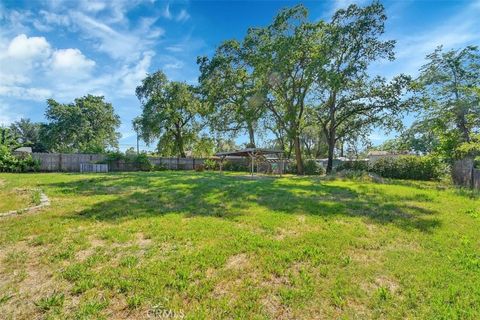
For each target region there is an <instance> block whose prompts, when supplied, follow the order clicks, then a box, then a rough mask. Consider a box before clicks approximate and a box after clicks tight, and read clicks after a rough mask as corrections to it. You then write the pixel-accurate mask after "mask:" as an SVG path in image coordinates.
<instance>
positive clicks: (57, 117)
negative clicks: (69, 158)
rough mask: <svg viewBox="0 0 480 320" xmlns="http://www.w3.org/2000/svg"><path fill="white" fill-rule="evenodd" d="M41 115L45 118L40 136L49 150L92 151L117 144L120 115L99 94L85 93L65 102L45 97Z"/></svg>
mask: <svg viewBox="0 0 480 320" xmlns="http://www.w3.org/2000/svg"><path fill="white" fill-rule="evenodd" d="M45 117H46V118H47V120H48V121H49V122H48V123H47V124H46V126H45V130H42V134H43V137H42V140H43V141H44V142H45V143H46V144H47V148H48V149H49V150H51V151H56V152H84V153H95V152H105V151H106V150H107V149H109V148H118V139H119V137H120V134H119V133H118V132H117V131H116V130H117V128H118V127H119V126H120V117H119V116H118V115H116V114H115V111H114V109H113V106H112V104H111V103H108V102H105V99H104V97H103V96H93V95H87V96H84V97H81V98H77V99H75V101H74V102H73V103H69V104H62V103H59V102H57V101H55V100H53V99H48V100H47V111H46V113H45Z"/></svg>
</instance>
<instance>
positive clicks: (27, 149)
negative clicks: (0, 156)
mask: <svg viewBox="0 0 480 320" xmlns="http://www.w3.org/2000/svg"><path fill="white" fill-rule="evenodd" d="M31 153H32V148H31V147H20V148H17V149H15V150H13V154H15V155H22V154H31Z"/></svg>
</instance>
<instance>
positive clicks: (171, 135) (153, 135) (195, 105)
mask: <svg viewBox="0 0 480 320" xmlns="http://www.w3.org/2000/svg"><path fill="white" fill-rule="evenodd" d="M136 94H137V97H138V99H139V100H140V102H141V103H142V115H141V116H140V117H138V118H136V119H135V120H134V122H133V124H134V127H135V129H136V130H137V131H138V132H139V133H140V135H141V137H142V138H143V139H144V140H145V141H146V142H147V143H151V142H152V141H153V140H155V139H159V143H158V151H159V152H160V153H161V154H163V155H177V156H181V157H185V145H186V144H187V143H190V142H192V141H193V140H194V139H195V137H196V135H197V133H198V132H199V130H200V129H201V124H200V123H199V121H198V119H197V118H198V117H199V116H200V111H201V110H200V107H201V105H200V101H199V99H198V97H197V95H196V93H195V89H194V88H193V87H192V86H189V85H187V84H186V83H183V82H175V81H168V79H167V77H166V76H165V74H164V73H163V72H161V71H157V72H155V73H154V74H152V75H149V76H147V77H146V78H145V79H144V80H143V81H142V85H140V86H138V87H137V89H136Z"/></svg>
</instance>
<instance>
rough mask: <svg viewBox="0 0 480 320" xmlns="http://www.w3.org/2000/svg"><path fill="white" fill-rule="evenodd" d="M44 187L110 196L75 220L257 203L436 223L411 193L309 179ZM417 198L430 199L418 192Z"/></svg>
mask: <svg viewBox="0 0 480 320" xmlns="http://www.w3.org/2000/svg"><path fill="white" fill-rule="evenodd" d="M46 186H47V187H48V188H54V189H55V190H56V191H57V192H59V193H62V194H65V195H71V196H72V197H74V196H98V195H103V196H107V195H110V197H107V198H108V199H106V200H105V199H103V198H102V200H100V201H99V202H97V203H95V204H94V205H92V206H91V207H90V208H87V209H85V210H83V211H81V212H80V213H75V214H72V215H71V216H70V217H69V218H75V219H96V220H102V221H112V222H114V221H123V220H125V219H135V218H140V217H148V216H159V215H163V214H167V213H179V214H184V215H185V216H187V217H189V216H214V217H219V218H223V219H235V217H237V216H239V215H242V214H246V213H248V212H249V211H250V212H254V211H255V207H260V208H266V209H268V210H271V211H274V212H277V213H284V214H309V215H315V216H321V217H325V218H330V217H335V216H342V215H343V216H350V217H360V218H363V219H365V220H367V221H368V222H373V223H377V224H394V225H396V226H398V227H400V228H403V229H407V230H408V229H410V230H420V231H422V232H429V231H431V230H432V229H433V228H435V227H437V226H439V224H440V222H439V220H438V219H436V218H435V217H434V214H435V213H436V212H434V211H432V210H428V209H425V208H422V207H418V206H416V205H411V204H408V201H409V200H411V199H412V196H410V197H409V198H405V199H402V198H401V197H398V196H389V195H385V194H382V193H378V192H377V193H368V194H367V193H363V190H364V189H360V190H361V192H360V193H359V192H357V191H355V190H353V189H351V188H348V187H343V186H334V185H330V184H328V183H326V182H322V181H319V180H316V179H308V178H303V179H296V178H292V179H289V178H286V179H275V178H268V177H266V178H261V179H249V178H247V177H245V176H233V175H222V174H219V173H208V172H207V173H191V172H190V173H188V172H173V171H169V172H147V173H120V174H109V175H102V176H95V175H91V176H89V177H87V178H85V179H82V180H80V181H73V182H61V183H51V184H47V185H46ZM364 188H365V187H364ZM367 188H368V187H367ZM402 200H403V201H402ZM416 200H418V201H420V202H422V201H423V202H428V201H429V199H428V198H422V197H421V196H419V197H418V199H416Z"/></svg>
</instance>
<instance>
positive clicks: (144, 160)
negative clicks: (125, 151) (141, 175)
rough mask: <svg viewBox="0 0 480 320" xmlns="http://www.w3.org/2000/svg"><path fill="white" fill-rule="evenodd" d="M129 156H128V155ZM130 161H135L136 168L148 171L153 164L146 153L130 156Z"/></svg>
mask: <svg viewBox="0 0 480 320" xmlns="http://www.w3.org/2000/svg"><path fill="white" fill-rule="evenodd" d="M128 158H130V157H128ZM132 160H133V161H132V162H134V163H136V164H137V165H138V168H139V169H140V170H141V171H150V170H152V169H153V165H152V163H151V162H150V160H149V159H148V156H147V154H146V153H140V154H138V155H136V156H133V157H132Z"/></svg>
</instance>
